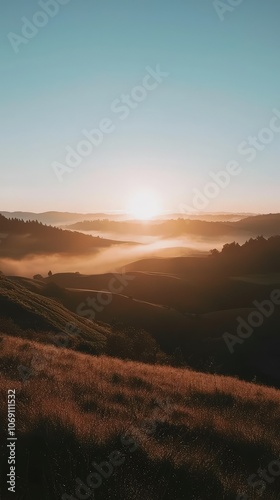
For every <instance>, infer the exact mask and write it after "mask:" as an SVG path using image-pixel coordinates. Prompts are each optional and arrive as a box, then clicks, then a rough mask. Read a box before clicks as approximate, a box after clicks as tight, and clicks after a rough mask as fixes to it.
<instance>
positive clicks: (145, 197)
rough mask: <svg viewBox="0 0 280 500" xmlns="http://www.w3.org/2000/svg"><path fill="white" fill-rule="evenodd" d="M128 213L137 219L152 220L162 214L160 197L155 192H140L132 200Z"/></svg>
mask: <svg viewBox="0 0 280 500" xmlns="http://www.w3.org/2000/svg"><path fill="white" fill-rule="evenodd" d="M127 212H128V214H129V215H131V216H132V217H134V218H135V219H139V220H149V219H152V218H153V217H155V216H156V215H159V214H160V203H159V199H158V196H157V195H156V194H155V193H154V192H153V191H139V192H138V193H136V194H135V195H134V196H133V197H132V198H131V200H130V203H129V205H128V210H127Z"/></svg>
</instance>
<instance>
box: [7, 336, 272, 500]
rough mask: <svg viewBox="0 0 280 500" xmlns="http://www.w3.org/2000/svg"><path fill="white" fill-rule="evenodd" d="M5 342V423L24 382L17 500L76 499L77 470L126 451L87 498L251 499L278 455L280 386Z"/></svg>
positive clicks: (81, 474) (268, 491)
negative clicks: (12, 396)
mask: <svg viewBox="0 0 280 500" xmlns="http://www.w3.org/2000/svg"><path fill="white" fill-rule="evenodd" d="M0 345H1V353H0V356H1V378H0V398H1V404H0V408H1V421H5V419H6V417H7V416H6V411H5V408H6V397H7V390H8V389H11V388H12V389H16V412H17V418H16V429H17V435H18V439H19V441H18V446H19V466H18V471H19V472H20V470H21V477H20V481H21V483H22V484H25V485H26V483H27V482H28V487H27V486H25V487H27V488H28V495H29V496H22V497H20V496H19V498H26V499H29V498H30V499H32V500H33V498H34V499H36V500H44V499H45V498H46V499H48V500H52V499H59V498H63V494H66V493H67V495H69V496H66V497H64V498H67V499H68V498H73V499H75V498H78V497H76V496H75V487H76V483H75V478H80V479H81V480H82V481H83V482H86V479H87V476H88V475H89V473H90V472H92V465H91V461H92V460H94V461H96V462H98V463H100V462H102V461H106V460H107V459H108V456H109V455H110V453H112V452H114V451H116V450H117V451H119V452H120V453H122V457H123V463H122V465H120V466H118V467H115V468H114V471H113V473H112V475H111V477H110V478H108V479H105V478H104V479H103V480H102V484H101V486H100V487H99V488H98V489H96V490H95V493H94V497H93V496H89V497H86V496H85V497H84V498H96V499H105V498H106V499H120V500H133V499H135V500H136V499H137V500H138V499H143V500H157V499H158V500H162V499H173V500H179V499H180V500H181V499H182V500H183V499H184V500H187V499H193V500H199V499H203V500H204V499H205V500H206V499H213V500H214V499H215V500H220V499H235V498H242V500H243V498H244V499H245V498H249V499H251V498H252V499H253V498H259V496H258V495H257V491H258V490H256V491H255V492H254V490H253V488H252V487H249V486H248V484H247V479H248V476H250V475H252V474H254V473H257V470H258V469H259V467H262V468H267V466H268V464H269V463H270V462H271V461H273V460H276V459H277V458H279V456H280V438H279V423H280V393H279V391H277V390H275V389H272V388H268V387H264V386H258V385H255V384H250V383H246V382H242V381H239V380H238V379H235V378H229V377H223V376H216V375H207V374H202V373H198V372H193V371H189V370H185V369H184V370H183V369H179V368H172V367H168V366H152V365H148V364H141V363H136V362H132V361H122V360H117V359H114V358H108V357H105V356H97V357H93V356H89V355H85V354H81V353H77V352H75V351H69V350H66V349H59V348H57V347H53V346H50V345H42V344H39V343H36V342H31V341H28V340H25V339H20V338H13V337H9V336H6V335H2V336H1V344H0ZM19 366H21V368H20V369H19ZM23 366H24V367H25V368H27V369H29V372H28V374H29V375H28V380H26V381H24V382H23V381H22V378H21V377H22V370H23V368H22V367H23ZM4 427H5V426H4ZM128 436H132V437H131V438H129V437H128ZM129 439H130V440H129ZM125 441H126V444H125ZM20 443H23V444H22V449H21V444H20ZM128 443H129V445H128ZM31 450H32V452H31ZM2 451H3V450H2ZM28 453H29V454H28ZM30 457H32V459H31V458H30ZM20 464H23V465H22V467H21V468H20ZM35 477H36V481H35V479H34V478H35ZM27 478H28V481H27ZM265 486H266V487H265V490H264V492H263V495H262V498H264V499H271V500H276V499H277V498H279V496H277V495H278V493H277V492H279V491H280V477H275V478H273V482H271V483H270V484H266V485H265ZM19 491H20V487H19ZM25 491H26V490H25ZM241 492H245V493H246V492H247V494H248V496H247V497H246V496H244V497H237V494H238V493H241ZM72 495H73V496H72ZM254 495H255V496H254Z"/></svg>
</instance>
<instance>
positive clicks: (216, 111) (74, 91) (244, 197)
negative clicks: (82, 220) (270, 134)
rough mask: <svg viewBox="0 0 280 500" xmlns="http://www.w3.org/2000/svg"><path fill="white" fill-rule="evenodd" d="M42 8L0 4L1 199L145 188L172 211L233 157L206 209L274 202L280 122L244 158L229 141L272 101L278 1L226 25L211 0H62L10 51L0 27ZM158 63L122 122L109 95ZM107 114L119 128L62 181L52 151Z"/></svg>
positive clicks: (57, 155) (24, 206)
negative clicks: (159, 73)
mask: <svg viewBox="0 0 280 500" xmlns="http://www.w3.org/2000/svg"><path fill="white" fill-rule="evenodd" d="M38 10H42V9H41V8H40V7H39V5H38V2H36V1H33V0H25V1H24V2H23V1H22V0H9V1H8V2H4V3H3V6H2V14H1V19H0V28H1V44H0V56H1V70H0V71H1V75H0V98H1V118H2V120H1V128H2V129H1V160H0V161H1V163H0V171H1V184H0V197H1V204H0V209H1V210H32V211H44V210H49V209H53V210H70V211H97V210H125V209H126V207H127V204H128V201H129V199H131V198H133V196H134V193H135V194H136V193H137V192H138V191H139V190H141V189H146V188H147V187H148V188H151V189H152V190H154V191H155V192H157V194H158V196H159V197H160V199H161V200H162V206H163V208H164V209H165V210H172V211H177V210H178V206H179V205H180V204H182V203H186V204H191V200H192V190H193V189H194V188H197V189H200V190H202V189H203V187H204V186H205V184H206V183H207V182H208V181H209V180H210V177H209V171H211V170H212V171H214V172H215V171H218V170H221V169H224V168H225V165H226V164H227V162H229V161H230V160H233V159H237V160H240V162H241V164H242V165H243V166H244V168H243V172H242V173H241V174H240V175H239V176H238V177H236V178H234V179H232V181H231V183H230V185H229V186H228V187H227V188H226V189H225V190H223V191H222V192H221V193H220V195H219V196H217V197H216V198H215V199H213V200H212V201H211V203H209V206H208V207H207V209H208V210H209V211H224V210H227V211H231V210H236V211H263V212H268V211H280V205H279V181H280V167H279V157H280V133H278V134H277V133H275V138H274V140H273V141H272V142H271V144H269V145H267V146H266V147H265V149H264V151H262V152H258V154H257V157H256V159H255V160H254V161H253V162H252V163H248V162H247V161H246V157H245V156H243V157H241V156H240V154H239V153H238V152H237V147H238V144H240V142H242V141H244V140H246V139H247V137H248V136H249V135H256V134H257V133H258V132H259V130H260V129H262V128H263V127H266V126H267V125H268V123H269V121H270V119H271V117H272V109H273V108H278V109H279V111H280V71H279V65H280V61H279V47H280V29H279V20H280V3H279V0H270V1H269V2H264V1H260V0H244V1H243V2H242V3H241V4H240V5H239V6H238V7H236V9H234V11H233V12H228V13H226V14H225V19H224V21H223V22H221V21H220V19H219V17H218V15H217V12H216V11H215V9H214V6H213V2H212V0H187V1H186V0H173V1H171V0H169V1H167V0H134V1H132V0H121V1H120V2H117V1H116V0H106V1H105V0H103V1H101V0H70V1H69V3H68V4H67V5H64V6H62V5H61V6H60V10H59V13H58V14H57V15H56V16H55V17H53V18H52V19H50V20H49V22H48V23H47V25H46V26H45V27H42V28H40V29H39V32H38V34H37V35H36V36H35V37H34V38H32V39H30V40H29V41H28V43H26V44H21V45H19V53H18V54H16V53H15V52H14V51H13V48H12V46H11V43H10V41H9V39H8V38H7V34H8V33H9V32H14V33H16V34H21V30H22V26H23V22H22V17H26V18H27V19H30V20H31V19H32V16H33V15H34V14H35V13H36V12H37V11H38ZM157 64H160V67H161V68H162V70H163V71H165V72H168V73H169V76H168V77H167V78H166V79H164V81H163V82H162V84H160V85H159V86H158V88H157V89H155V90H153V91H149V92H148V96H147V98H146V99H145V100H144V101H143V102H141V103H139V105H138V107H137V108H136V109H133V110H131V113H130V115H129V116H128V117H127V118H126V119H125V120H120V119H119V116H118V115H116V114H114V113H113V112H112V110H111V104H112V102H113V101H114V100H115V99H118V98H120V96H121V95H122V94H126V93H130V92H131V91H132V89H133V88H134V87H135V86H136V85H139V84H141V82H142V80H143V78H144V77H145V75H146V73H147V72H146V69H145V68H146V67H147V66H150V67H152V68H155V67H156V65H157ZM103 118H110V119H111V120H112V122H113V124H114V128H115V130H114V132H112V133H111V134H109V135H108V136H107V137H106V138H105V139H104V141H103V142H102V143H101V144H100V145H99V146H98V147H95V148H94V150H93V153H92V154H91V155H90V156H89V157H87V158H85V159H84V160H83V161H82V163H81V164H80V165H79V166H78V167H76V168H75V169H74V170H73V172H71V173H66V174H65V175H64V176H63V181H62V182H59V181H58V179H57V177H56V175H55V173H54V170H53V168H52V166H51V164H52V162H53V161H58V162H61V163H65V161H64V160H65V156H66V151H65V148H66V146H68V145H69V146H71V147H73V148H75V147H76V146H77V144H78V143H79V141H80V140H81V139H82V138H83V136H82V130H83V129H85V128H87V129H91V128H96V127H98V124H99V122H100V120H102V119H103ZM279 124H280V120H279Z"/></svg>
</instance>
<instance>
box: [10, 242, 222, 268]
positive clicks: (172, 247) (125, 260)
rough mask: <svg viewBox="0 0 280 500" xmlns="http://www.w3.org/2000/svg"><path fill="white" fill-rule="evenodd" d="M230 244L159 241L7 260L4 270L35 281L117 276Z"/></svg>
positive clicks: (206, 252) (202, 253)
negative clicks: (136, 266) (154, 260)
mask: <svg viewBox="0 0 280 500" xmlns="http://www.w3.org/2000/svg"><path fill="white" fill-rule="evenodd" d="M225 243H226V240H224V239H223V240H220V241H216V242H213V241H211V242H209V240H204V241H203V240H202V239H190V238H189V237H188V238H184V237H181V238H173V239H171V238H170V239H155V238H153V239H152V241H150V242H149V243H147V242H146V244H144V243H138V242H137V243H135V245H126V244H120V245H114V246H112V247H109V248H106V249H101V250H99V251H97V252H96V251H95V252H94V253H92V254H86V255H69V254H65V253H64V254H45V255H42V254H41V255H30V256H27V257H24V258H22V259H20V260H15V259H11V258H3V259H1V260H0V270H1V271H2V272H3V273H4V274H6V275H20V276H26V277H33V276H34V275H35V274H41V275H42V276H46V275H47V273H48V272H49V270H51V271H52V273H53V274H54V273H67V272H71V273H72V272H80V273H82V274H103V273H106V272H115V271H116V270H117V269H119V268H122V267H125V266H126V265H128V264H130V263H131V262H135V261H137V260H141V259H145V258H151V257H159V258H160V257H170V258H172V257H183V256H186V257H187V256H195V255H200V256H204V255H205V256H206V255H207V254H208V253H209V251H210V250H211V249H212V248H217V249H219V250H220V249H221V248H222V246H223V245H224V244H225Z"/></svg>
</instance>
